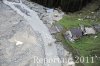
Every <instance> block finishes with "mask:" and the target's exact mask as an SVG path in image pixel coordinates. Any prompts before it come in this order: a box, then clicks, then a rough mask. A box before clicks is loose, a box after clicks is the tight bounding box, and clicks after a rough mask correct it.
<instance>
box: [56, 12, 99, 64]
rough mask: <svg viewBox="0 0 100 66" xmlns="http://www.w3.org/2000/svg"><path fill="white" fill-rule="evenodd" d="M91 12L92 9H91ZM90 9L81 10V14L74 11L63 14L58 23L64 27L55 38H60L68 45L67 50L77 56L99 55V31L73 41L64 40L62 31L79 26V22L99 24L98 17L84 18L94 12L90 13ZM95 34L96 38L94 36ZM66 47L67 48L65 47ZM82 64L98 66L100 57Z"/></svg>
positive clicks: (89, 24)
mask: <svg viewBox="0 0 100 66" xmlns="http://www.w3.org/2000/svg"><path fill="white" fill-rule="evenodd" d="M91 12H92V11H91ZM91 12H90V11H87V12H86V11H85V12H84V11H83V12H81V15H80V14H79V13H78V12H76V13H73V14H67V15H66V16H64V18H63V19H62V20H60V21H59V24H60V25H62V26H63V27H64V31H62V32H61V33H58V34H57V37H56V38H57V39H58V40H61V41H62V42H63V43H64V45H65V46H67V47H70V48H69V50H70V51H71V52H72V53H73V54H75V55H77V54H78V55H79V56H84V57H87V56H88V57H91V56H92V57H94V58H95V55H97V56H98V57H100V33H97V34H96V35H87V36H84V37H82V38H80V39H78V40H76V41H75V42H74V43H71V42H69V41H68V40H65V39H64V37H63V33H64V32H65V31H66V30H68V29H71V28H74V27H79V25H80V24H83V25H85V26H91V25H92V24H94V23H97V24H100V18H99V17H98V18H94V19H92V18H89V19H85V18H84V17H85V16H93V15H94V13H91ZM95 36H97V38H95ZM67 49H68V48H67ZM89 61H91V58H89ZM83 65H84V66H100V59H97V58H95V59H94V63H83ZM77 66H82V65H81V64H78V65H77Z"/></svg>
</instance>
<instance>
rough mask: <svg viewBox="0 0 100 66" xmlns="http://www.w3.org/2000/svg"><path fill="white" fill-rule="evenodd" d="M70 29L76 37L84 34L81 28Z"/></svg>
mask: <svg viewBox="0 0 100 66" xmlns="http://www.w3.org/2000/svg"><path fill="white" fill-rule="evenodd" d="M70 31H71V33H72V36H73V38H74V39H77V38H80V37H81V36H82V35H83V34H82V30H81V29H80V28H74V29H70Z"/></svg>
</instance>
